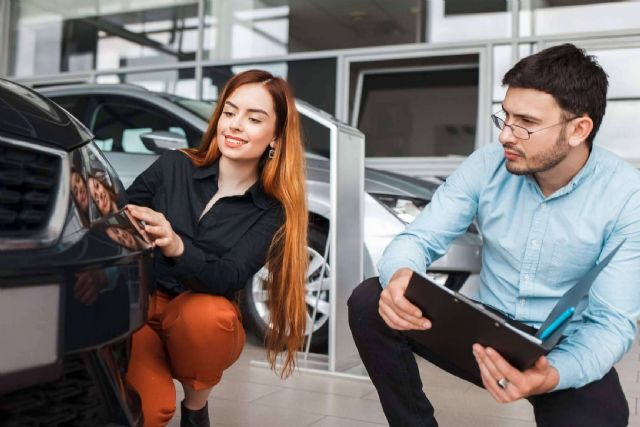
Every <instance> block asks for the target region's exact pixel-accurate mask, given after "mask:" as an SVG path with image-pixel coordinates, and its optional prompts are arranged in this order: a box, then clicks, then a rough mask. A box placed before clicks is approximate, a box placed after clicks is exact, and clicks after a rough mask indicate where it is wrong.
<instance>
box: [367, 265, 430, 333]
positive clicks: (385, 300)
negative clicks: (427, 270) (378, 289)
mask: <svg viewBox="0 0 640 427" xmlns="http://www.w3.org/2000/svg"><path fill="white" fill-rule="evenodd" d="M411 274H412V271H411V270H409V269H408V268H402V269H400V270H398V271H396V272H395V274H394V275H393V276H392V277H391V280H389V284H388V285H387V287H386V288H384V289H383V290H382V294H381V295H380V302H379V306H378V313H380V316H381V317H382V319H383V320H384V321H385V323H386V324H387V325H389V327H390V328H392V329H396V330H399V331H408V330H411V329H422V330H424V329H429V328H430V327H431V322H430V321H429V320H428V319H427V318H425V317H423V316H422V312H421V311H420V309H419V308H418V307H416V306H415V305H413V304H411V303H410V302H409V300H408V299H406V298H405V297H404V291H405V290H406V289H407V286H409V279H410V278H411Z"/></svg>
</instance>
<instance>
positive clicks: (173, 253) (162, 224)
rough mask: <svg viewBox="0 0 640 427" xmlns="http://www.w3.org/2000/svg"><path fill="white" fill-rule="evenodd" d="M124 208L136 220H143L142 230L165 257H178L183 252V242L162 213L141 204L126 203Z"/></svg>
mask: <svg viewBox="0 0 640 427" xmlns="http://www.w3.org/2000/svg"><path fill="white" fill-rule="evenodd" d="M126 209H127V210H128V211H129V213H130V214H131V215H132V216H133V217H134V218H135V219H137V220H138V221H144V222H145V225H144V230H145V231H146V232H147V233H148V234H149V235H150V236H151V238H152V239H153V240H154V244H155V245H156V246H158V247H159V248H160V251H161V252H162V255H164V256H166V257H179V256H180V255H182V253H183V252H184V243H183V242H182V239H181V238H180V236H178V234H176V232H175V231H173V227H171V224H170V223H169V221H167V219H166V218H165V217H164V215H163V214H162V213H160V212H156V211H154V210H153V209H149V208H145V207H143V206H136V205H127V206H126Z"/></svg>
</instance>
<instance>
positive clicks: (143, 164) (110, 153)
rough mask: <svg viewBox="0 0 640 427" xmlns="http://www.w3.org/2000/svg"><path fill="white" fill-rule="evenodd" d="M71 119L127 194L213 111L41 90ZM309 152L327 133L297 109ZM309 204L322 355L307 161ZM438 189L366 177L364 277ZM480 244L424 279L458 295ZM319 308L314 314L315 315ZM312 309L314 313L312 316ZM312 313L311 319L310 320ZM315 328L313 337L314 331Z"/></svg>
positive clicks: (176, 100)
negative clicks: (82, 126) (100, 153)
mask: <svg viewBox="0 0 640 427" xmlns="http://www.w3.org/2000/svg"><path fill="white" fill-rule="evenodd" d="M40 92H41V93H43V94H44V95H46V96H48V97H50V98H51V99H53V100H54V101H55V102H57V103H58V104H59V105H61V106H62V107H63V108H65V109H66V110H67V111H69V112H71V113H72V114H73V115H75V116H76V117H77V118H78V119H79V120H80V121H81V122H83V123H84V124H85V125H86V126H87V127H88V128H89V130H91V131H92V132H93V133H94V134H95V138H96V143H97V144H98V146H99V147H100V148H101V149H102V150H103V151H104V153H105V155H106V157H107V158H108V160H109V161H110V162H111V164H112V165H113V167H114V168H115V169H116V171H117V172H118V174H119V175H120V178H121V179H122V181H123V184H124V185H125V187H127V186H128V185H129V184H131V182H133V180H134V179H135V177H136V176H138V175H139V174H140V173H141V172H142V171H144V170H145V169H146V168H147V167H148V166H149V165H151V163H153V162H154V161H155V160H156V158H157V156H158V154H159V153H161V152H162V151H163V150H168V149H177V148H184V147H193V146H196V145H198V144H199V143H200V140H201V138H202V134H203V132H204V131H205V130H206V128H207V121H208V119H209V117H210V116H211V113H212V111H213V106H214V103H211V102H202V101H196V100H193V99H187V98H182V97H179V96H175V95H170V94H166V93H157V92H151V91H149V90H147V89H145V88H142V87H139V86H134V85H128V84H116V85H111V84H110V85H100V84H84V85H72V86H56V87H49V88H41V89H40ZM297 107H298V109H299V111H300V113H301V115H302V125H303V133H304V135H305V139H306V142H307V146H308V147H310V148H311V150H314V151H316V152H320V153H323V152H324V153H326V152H327V150H328V146H329V130H328V129H327V128H325V127H324V126H323V125H322V124H320V123H321V121H319V120H318V118H319V117H321V116H322V115H326V113H324V112H322V111H319V110H317V109H315V108H314V107H312V106H310V105H309V104H306V103H305V102H303V101H297ZM306 160H307V191H308V195H307V199H308V206H309V211H310V212H309V215H310V218H309V258H310V262H309V270H308V272H307V304H308V308H309V310H308V312H309V319H308V327H307V328H308V329H307V331H308V333H309V332H311V330H313V341H312V349H314V350H316V351H321V350H322V349H324V348H325V347H326V343H327V338H328V319H329V304H328V299H329V294H328V292H329V291H328V289H329V281H328V280H327V278H328V277H329V275H330V274H331V268H330V266H329V265H327V263H326V262H325V259H326V258H327V257H326V255H327V251H326V249H327V248H326V242H327V232H328V228H329V211H330V204H329V203H330V202H329V161H328V159H327V158H326V157H324V156H322V155H318V154H312V153H309V152H308V153H307V159H306ZM441 183H442V181H440V180H438V179H435V178H434V179H432V180H430V181H424V180H420V179H415V178H409V177H406V176H402V175H399V174H394V173H390V172H383V171H378V170H374V169H368V168H367V169H366V170H365V191H366V194H365V195H364V205H365V218H364V226H365V233H364V236H365V237H364V245H365V248H364V274H365V276H366V277H370V276H375V275H377V269H376V263H377V261H378V259H379V258H380V256H381V255H382V251H383V250H384V248H385V247H386V246H387V244H388V243H389V242H390V240H391V239H392V238H393V236H395V235H396V234H398V233H399V232H400V231H401V230H402V229H403V228H404V226H405V225H406V224H407V223H409V222H411V221H412V220H413V219H414V218H415V216H416V215H417V214H418V213H419V212H420V211H421V210H422V208H424V206H425V205H426V204H427V203H429V200H430V199H431V196H432V195H433V192H434V191H435V189H436V188H437V187H438V185H440V184H441ZM480 261H481V239H480V237H479V235H478V233H477V232H475V230H474V229H473V227H471V228H470V229H469V231H468V232H467V233H466V234H464V235H463V236H461V237H460V238H458V239H457V240H456V241H455V242H454V243H453V246H452V247H451V248H450V250H449V252H448V253H447V254H446V255H445V256H443V257H442V258H441V259H439V260H438V261H437V262H436V263H434V264H433V265H432V266H431V268H430V269H429V274H430V275H431V276H432V278H434V279H435V280H437V281H438V282H440V283H443V284H446V285H447V286H449V287H451V288H455V289H459V288H460V287H461V286H462V285H463V283H464V282H465V281H466V280H467V278H468V277H469V276H470V275H472V274H475V273H477V272H479V270H480ZM263 275H264V271H260V272H258V273H257V274H256V275H255V276H254V278H253V279H252V283H251V284H250V285H249V286H247V287H246V288H245V290H244V295H242V297H241V306H242V311H243V317H244V319H245V322H246V326H247V328H248V329H250V330H252V331H253V332H254V333H255V334H256V335H258V337H262V336H263V335H264V331H265V329H266V326H267V324H268V321H267V319H268V316H269V313H268V310H267V305H266V295H265V292H264V290H263V287H262V280H261V277H263ZM316 307H317V308H316ZM314 308H315V310H314ZM314 311H315V312H316V316H315V318H314V319H312V318H311V314H312V313H314ZM312 328H313V329H312Z"/></svg>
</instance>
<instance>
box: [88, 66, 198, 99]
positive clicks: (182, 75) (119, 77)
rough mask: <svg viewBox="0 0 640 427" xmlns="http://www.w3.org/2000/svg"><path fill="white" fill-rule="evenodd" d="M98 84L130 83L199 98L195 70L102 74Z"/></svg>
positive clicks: (97, 78)
mask: <svg viewBox="0 0 640 427" xmlns="http://www.w3.org/2000/svg"><path fill="white" fill-rule="evenodd" d="M96 83H129V84H135V85H139V86H143V87H145V88H147V89H149V90H152V91H155V92H166V93H170V94H173V95H179V96H184V97H185V98H197V96H198V90H197V87H196V79H195V70H194V69H193V68H180V69H177V70H176V69H173V70H171V69H170V70H159V71H145V72H137V73H118V74H101V75H99V76H97V77H96Z"/></svg>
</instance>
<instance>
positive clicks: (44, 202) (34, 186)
mask: <svg viewBox="0 0 640 427" xmlns="http://www.w3.org/2000/svg"><path fill="white" fill-rule="evenodd" d="M60 171H61V158H60V156H56V155H54V154H52V153H49V152H45V151H39V150H38V149H37V147H33V148H31V147H27V146H17V145H9V144H6V143H5V142H4V141H0V238H4V237H6V238H22V237H28V236H31V235H33V234H35V233H38V232H39V231H42V230H43V229H45V228H46V227H47V225H48V223H49V219H50V217H51V215H52V212H53V208H54V204H55V202H56V192H57V191H56V190H57V188H58V182H59V181H60V176H61V173H60Z"/></svg>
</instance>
